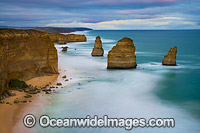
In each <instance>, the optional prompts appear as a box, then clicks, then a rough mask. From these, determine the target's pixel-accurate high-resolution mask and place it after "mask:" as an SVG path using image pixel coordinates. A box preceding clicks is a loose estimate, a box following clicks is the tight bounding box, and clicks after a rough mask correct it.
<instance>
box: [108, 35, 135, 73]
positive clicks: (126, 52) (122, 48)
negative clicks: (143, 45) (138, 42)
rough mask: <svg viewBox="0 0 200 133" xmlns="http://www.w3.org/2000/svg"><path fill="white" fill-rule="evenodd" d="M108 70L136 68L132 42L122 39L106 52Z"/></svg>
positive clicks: (125, 38) (126, 38) (128, 39)
mask: <svg viewBox="0 0 200 133" xmlns="http://www.w3.org/2000/svg"><path fill="white" fill-rule="evenodd" d="M107 63H108V64H107V68H108V69H129V68H136V66H137V64H136V56H135V46H134V43H133V40H132V39H130V38H128V37H124V38H122V39H121V40H119V41H118V43H117V44H116V45H115V46H114V47H113V48H112V50H110V51H109V52H108V62H107Z"/></svg>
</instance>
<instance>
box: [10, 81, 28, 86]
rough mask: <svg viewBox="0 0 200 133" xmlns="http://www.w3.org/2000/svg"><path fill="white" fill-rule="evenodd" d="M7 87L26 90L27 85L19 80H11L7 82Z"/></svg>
mask: <svg viewBox="0 0 200 133" xmlns="http://www.w3.org/2000/svg"><path fill="white" fill-rule="evenodd" d="M9 87H11V88H14V87H19V88H27V87H28V85H27V84H26V83H25V82H24V81H21V80H18V79H11V80H10V82H9Z"/></svg>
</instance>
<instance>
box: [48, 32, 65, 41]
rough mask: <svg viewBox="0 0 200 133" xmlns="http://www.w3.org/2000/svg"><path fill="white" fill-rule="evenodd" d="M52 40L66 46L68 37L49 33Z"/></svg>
mask: <svg viewBox="0 0 200 133" xmlns="http://www.w3.org/2000/svg"><path fill="white" fill-rule="evenodd" d="M49 37H50V39H51V40H52V41H53V42H54V43H57V44H66V43H67V36H66V35H63V34H59V33H49Z"/></svg>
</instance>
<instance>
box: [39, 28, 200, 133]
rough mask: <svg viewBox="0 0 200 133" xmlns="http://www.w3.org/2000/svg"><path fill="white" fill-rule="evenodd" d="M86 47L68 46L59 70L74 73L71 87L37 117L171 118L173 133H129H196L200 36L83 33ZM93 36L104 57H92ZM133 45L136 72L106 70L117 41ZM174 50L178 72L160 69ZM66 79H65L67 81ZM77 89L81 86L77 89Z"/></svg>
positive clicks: (78, 132)
mask: <svg viewBox="0 0 200 133" xmlns="http://www.w3.org/2000/svg"><path fill="white" fill-rule="evenodd" d="M77 33H83V34H85V35H86V36H87V38H88V41H87V42H77V43H68V44H67V46H69V49H68V51H67V53H63V52H61V47H62V46H60V45H56V47H57V50H58V52H59V65H60V66H62V68H65V69H66V70H67V69H73V70H75V72H74V73H72V75H70V76H71V77H72V81H70V82H72V83H74V84H73V85H72V86H71V87H68V88H64V89H63V90H60V91H59V92H58V93H55V94H53V95H51V96H49V97H50V98H51V102H50V103H49V105H48V106H47V107H46V108H44V110H43V112H41V115H43V114H47V115H49V116H50V117H55V118H71V117H76V118H77V117H80V118H85V117H86V115H91V116H92V117H93V116H94V115H98V116H99V117H102V116H103V115H108V116H109V117H116V118H123V117H124V118H147V119H149V118H154V117H155V118H174V119H175V121H176V125H175V128H134V129H132V130H131V131H129V132H134V133H146V132H150V133H155V132H158V133H169V132H170V133H188V132H190V133H198V132H200V31H197V30H196V31H195V30H194V31H187V30H186V31H95V30H94V31H85V32H77ZM96 36H101V38H102V42H103V48H104V50H105V54H104V56H103V57H91V51H92V48H93V46H94V40H95V38H96ZM124 36H127V37H130V38H131V39H133V41H134V44H135V46H136V58H137V64H138V67H137V69H135V70H134V69H131V70H107V69H106V66H107V53H108V51H109V50H110V49H111V48H112V47H113V46H114V45H115V44H116V43H117V41H118V40H120V39H121V38H122V37H124ZM173 46H177V47H178V53H177V66H162V65H161V62H162V59H163V56H164V55H166V54H167V53H168V50H169V49H170V47H173ZM75 48H76V50H74V49H75ZM68 76H69V75H68ZM78 83H80V84H78ZM37 128H38V129H39V131H41V132H63V133H64V132H69V133H90V132H91V133H93V132H95V133H113V132H115V133H121V132H128V131H126V130H125V129H123V128H41V127H40V126H38V125H37Z"/></svg>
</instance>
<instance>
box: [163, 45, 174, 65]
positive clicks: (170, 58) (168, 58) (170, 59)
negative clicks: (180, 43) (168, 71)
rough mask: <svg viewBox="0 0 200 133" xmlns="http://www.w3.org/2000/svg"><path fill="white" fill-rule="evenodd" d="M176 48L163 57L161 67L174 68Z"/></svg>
mask: <svg viewBox="0 0 200 133" xmlns="http://www.w3.org/2000/svg"><path fill="white" fill-rule="evenodd" d="M176 53H177V47H176V46H175V47H172V48H170V50H169V52H168V55H165V56H164V58H163V61H162V64H163V65H167V66H176Z"/></svg>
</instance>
